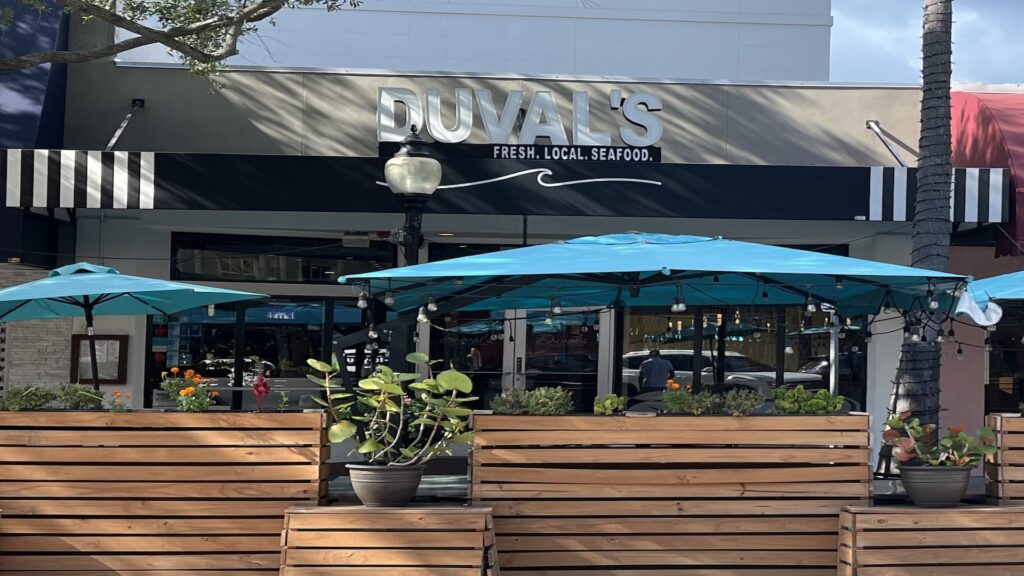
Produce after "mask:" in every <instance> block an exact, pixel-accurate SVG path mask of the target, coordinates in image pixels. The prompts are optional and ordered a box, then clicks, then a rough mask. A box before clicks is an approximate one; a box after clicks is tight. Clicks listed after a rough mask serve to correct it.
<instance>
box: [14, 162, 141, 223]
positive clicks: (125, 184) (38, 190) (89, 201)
mask: <svg viewBox="0 0 1024 576" xmlns="http://www.w3.org/2000/svg"><path fill="white" fill-rule="evenodd" d="M153 163H154V157H153V153H152V152H96V151H83V150H6V151H4V153H3V154H2V155H0V175H2V178H3V183H4V190H5V192H6V198H7V201H6V205H7V206H8V207H22V208H111V209H118V208H124V209H140V210H149V209H152V208H153V196H154V182H155V175H154V170H153Z"/></svg>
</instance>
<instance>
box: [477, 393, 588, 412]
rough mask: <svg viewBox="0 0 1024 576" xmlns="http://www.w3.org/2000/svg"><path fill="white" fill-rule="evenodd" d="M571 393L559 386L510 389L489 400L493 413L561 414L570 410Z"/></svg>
mask: <svg viewBox="0 0 1024 576" xmlns="http://www.w3.org/2000/svg"><path fill="white" fill-rule="evenodd" d="M572 408H573V406H572V393H571V392H569V391H568V390H565V389H563V388H562V387H561V386H558V387H554V388H549V387H547V386H542V387H540V388H534V389H533V390H522V389H518V388H515V389H512V390H509V391H507V392H505V393H504V394H502V395H501V396H498V397H496V398H495V399H494V400H492V401H491V410H492V411H494V413H495V414H505V415H519V414H529V415H530V416H561V415H562V414H568V413H570V412H572Z"/></svg>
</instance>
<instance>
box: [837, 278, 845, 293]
mask: <svg viewBox="0 0 1024 576" xmlns="http://www.w3.org/2000/svg"><path fill="white" fill-rule="evenodd" d="M845 287H846V286H845V285H844V284H843V279H842V278H836V290H842V289H843V288H845Z"/></svg>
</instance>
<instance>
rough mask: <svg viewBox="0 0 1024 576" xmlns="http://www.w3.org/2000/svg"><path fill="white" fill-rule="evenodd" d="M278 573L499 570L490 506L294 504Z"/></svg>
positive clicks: (407, 574) (489, 573)
mask: <svg viewBox="0 0 1024 576" xmlns="http://www.w3.org/2000/svg"><path fill="white" fill-rule="evenodd" d="M281 544H282V547H283V548H284V557H283V561H282V566H281V575H280V576H349V575H351V576H362V575H376V574H379V575H381V576H384V575H387V576H499V575H498V568H497V565H496V561H497V554H496V551H495V549H494V524H493V522H492V520H491V510H490V508H483V507H472V508H470V507H465V506H431V507H415V508H413V507H410V508H364V507H362V506H344V507H342V506H338V507H329V508H293V509H291V510H289V511H288V513H287V516H286V518H285V531H284V534H283V536H282V538H281Z"/></svg>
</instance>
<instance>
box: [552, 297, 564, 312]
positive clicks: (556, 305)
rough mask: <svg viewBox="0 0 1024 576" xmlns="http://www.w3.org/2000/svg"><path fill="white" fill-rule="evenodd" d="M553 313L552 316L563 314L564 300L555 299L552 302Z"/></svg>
mask: <svg viewBox="0 0 1024 576" xmlns="http://www.w3.org/2000/svg"><path fill="white" fill-rule="evenodd" d="M551 313H552V314H561V313H562V300H561V299H560V298H555V299H554V300H552V301H551Z"/></svg>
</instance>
